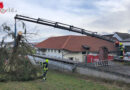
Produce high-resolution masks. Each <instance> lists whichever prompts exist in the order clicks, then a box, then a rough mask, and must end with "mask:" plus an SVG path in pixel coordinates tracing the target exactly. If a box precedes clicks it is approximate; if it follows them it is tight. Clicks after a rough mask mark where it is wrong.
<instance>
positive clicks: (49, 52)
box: [45, 49, 62, 58]
mask: <svg viewBox="0 0 130 90" xmlns="http://www.w3.org/2000/svg"><path fill="white" fill-rule="evenodd" d="M45 55H47V56H52V57H57V58H62V50H56V49H47V50H46V52H45Z"/></svg>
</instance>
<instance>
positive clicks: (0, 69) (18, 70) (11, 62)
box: [0, 24, 41, 81]
mask: <svg viewBox="0 0 130 90" xmlns="http://www.w3.org/2000/svg"><path fill="white" fill-rule="evenodd" d="M3 32H4V36H3V37H2V40H1V41H0V81H8V80H16V81H26V80H32V79H36V78H38V77H39V76H38V75H39V73H40V72H41V68H40V67H39V66H36V65H33V64H32V63H31V61H30V59H29V58H28V55H30V54H34V48H33V47H31V46H30V44H29V42H28V41H27V39H26V38H25V37H24V35H22V34H18V35H17V36H15V35H14V32H13V31H12V30H11V28H10V27H9V26H8V25H6V24H3V25H2V26H1V27H0V33H3ZM25 34H26V33H25ZM8 37H9V38H13V39H14V41H15V43H14V45H13V47H10V46H9V45H8V44H7V43H6V42H5V40H6V39H7V38H8Z"/></svg>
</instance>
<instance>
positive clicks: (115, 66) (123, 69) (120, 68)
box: [98, 61, 130, 76]
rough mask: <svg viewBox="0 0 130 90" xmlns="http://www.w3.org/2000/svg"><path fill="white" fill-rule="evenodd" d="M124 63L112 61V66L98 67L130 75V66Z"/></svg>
mask: <svg viewBox="0 0 130 90" xmlns="http://www.w3.org/2000/svg"><path fill="white" fill-rule="evenodd" d="M122 63H123V62H121V63H119V62H115V61H112V62H111V65H110V66H105V67H98V68H100V69H102V70H107V71H112V72H117V73H120V74H125V75H128V76H130V66H126V65H123V64H122Z"/></svg>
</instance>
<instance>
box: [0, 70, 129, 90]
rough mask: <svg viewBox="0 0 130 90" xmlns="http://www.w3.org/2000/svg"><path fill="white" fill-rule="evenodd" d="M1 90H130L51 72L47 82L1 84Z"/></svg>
mask: <svg viewBox="0 0 130 90" xmlns="http://www.w3.org/2000/svg"><path fill="white" fill-rule="evenodd" d="M0 90H129V89H127V88H124V87H119V86H116V85H112V84H108V83H103V82H97V81H93V80H91V79H87V80H86V79H83V78H81V77H79V76H76V75H73V74H72V75H71V74H67V73H61V72H57V71H49V72H48V75H47V81H45V82H43V81H42V80H41V79H38V80H34V81H27V82H16V81H13V82H11V81H10V82H4V83H3V82H1V83H0Z"/></svg>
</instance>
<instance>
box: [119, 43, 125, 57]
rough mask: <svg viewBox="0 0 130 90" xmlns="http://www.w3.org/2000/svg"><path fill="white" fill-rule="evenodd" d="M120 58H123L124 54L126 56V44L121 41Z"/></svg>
mask: <svg viewBox="0 0 130 90" xmlns="http://www.w3.org/2000/svg"><path fill="white" fill-rule="evenodd" d="M119 47H120V58H121V59H123V56H124V46H123V44H122V43H120V46H119Z"/></svg>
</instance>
